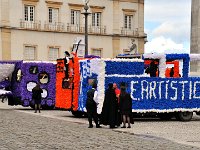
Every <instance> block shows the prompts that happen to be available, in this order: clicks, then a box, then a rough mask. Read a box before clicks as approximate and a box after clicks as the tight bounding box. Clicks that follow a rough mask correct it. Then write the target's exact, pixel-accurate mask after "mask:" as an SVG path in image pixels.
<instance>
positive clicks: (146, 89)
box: [141, 81, 149, 99]
mask: <svg viewBox="0 0 200 150" xmlns="http://www.w3.org/2000/svg"><path fill="white" fill-rule="evenodd" d="M144 83H146V88H144ZM141 87H142V89H141V95H142V99H144V92H146V99H148V97H149V96H148V89H149V87H148V82H147V81H142V82H141Z"/></svg>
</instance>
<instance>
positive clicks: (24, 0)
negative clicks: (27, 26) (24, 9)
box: [22, 0, 39, 2]
mask: <svg viewBox="0 0 200 150" xmlns="http://www.w3.org/2000/svg"><path fill="white" fill-rule="evenodd" d="M22 1H23V2H39V0H22Z"/></svg>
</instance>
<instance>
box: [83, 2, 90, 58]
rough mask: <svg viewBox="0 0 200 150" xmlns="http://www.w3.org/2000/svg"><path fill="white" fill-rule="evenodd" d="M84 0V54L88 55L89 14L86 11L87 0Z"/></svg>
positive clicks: (87, 7)
mask: <svg viewBox="0 0 200 150" xmlns="http://www.w3.org/2000/svg"><path fill="white" fill-rule="evenodd" d="M83 2H84V4H85V5H84V10H85V11H84V12H83V13H82V14H84V16H85V56H86V55H88V15H89V14H90V13H89V12H88V9H89V6H88V5H87V4H88V3H89V0H83Z"/></svg>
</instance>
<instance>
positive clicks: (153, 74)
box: [149, 60, 158, 77]
mask: <svg viewBox="0 0 200 150" xmlns="http://www.w3.org/2000/svg"><path fill="white" fill-rule="evenodd" d="M157 70H158V66H157V65H156V63H155V60H153V61H152V62H151V63H150V66H149V73H150V77H156V72H157Z"/></svg>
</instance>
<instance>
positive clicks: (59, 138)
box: [0, 104, 200, 150]
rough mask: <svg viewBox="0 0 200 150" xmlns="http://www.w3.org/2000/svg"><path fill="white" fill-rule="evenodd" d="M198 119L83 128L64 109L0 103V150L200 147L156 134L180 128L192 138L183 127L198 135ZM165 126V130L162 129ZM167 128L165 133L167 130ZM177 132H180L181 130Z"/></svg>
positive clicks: (186, 149)
mask: <svg viewBox="0 0 200 150" xmlns="http://www.w3.org/2000/svg"><path fill="white" fill-rule="evenodd" d="M198 122H200V121H198V118H197V121H196V120H193V121H191V122H187V123H182V122H176V121H170V122H161V121H148V120H147V121H136V122H135V124H134V125H133V126H132V128H131V129H113V130H111V129H108V128H107V127H103V128H100V129H97V128H92V129H89V128H87V127H88V124H87V119H86V118H74V117H72V116H71V114H70V113H69V112H66V111H60V110H52V111H42V113H40V114H39V113H37V114H35V113H33V110H31V109H24V108H21V107H10V106H8V107H7V106H6V107H4V106H2V105H1V104H0V150H13V149H14V150H15V149H20V150H21V149H22V150H23V149H26V150H32V149H33V150H35V149H48V150H49V149H59V150H60V149H61V150H63V149H67V150H68V149H69V150H71V149H105V150H116V149H119V150H121V149H124V150H128V149H131V150H137V149H138V150H140V149H142V150H143V149H147V150H154V149H160V150H166V149H174V150H191V149H195V150H196V149H200V147H199V148H198V147H195V146H192V145H184V144H181V143H180V142H179V143H177V142H173V141H172V140H167V138H166V137H165V135H164V136H160V135H159V134H157V133H160V134H161V135H162V133H163V131H169V130H172V132H174V131H176V132H175V133H173V134H172V137H173V136H174V135H175V134H179V131H181V132H183V134H185V135H186V136H188V135H190V136H191V137H192V138H193V133H191V131H193V130H192V129H191V131H186V130H184V129H189V128H191V127H194V128H197V130H196V129H195V131H197V132H198V133H194V134H195V136H196V134H198V135H199V131H200V130H199V127H198V126H199V125H200V124H199V123H198ZM156 124H158V125H156ZM160 124H163V125H160ZM177 124H179V125H180V129H181V130H178V129H177ZM182 124H184V125H182ZM193 125H194V126H193ZM197 125H198V126H197ZM165 126H166V127H165ZM162 128H163V130H162ZM166 128H167V129H169V130H166ZM174 128H175V129H174ZM151 130H153V131H151ZM159 130H160V131H159ZM170 132H171V131H170ZM170 132H169V133H168V134H171V133H170ZM188 132H189V133H188ZM133 133H134V134H133ZM166 134H167V133H166ZM168 134H167V135H168ZM168 136H169V135H168ZM180 136H182V133H181V134H180ZM175 137H176V136H175ZM198 137H199V136H198ZM192 140H193V139H191V141H192ZM197 140H199V139H196V141H197Z"/></svg>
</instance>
